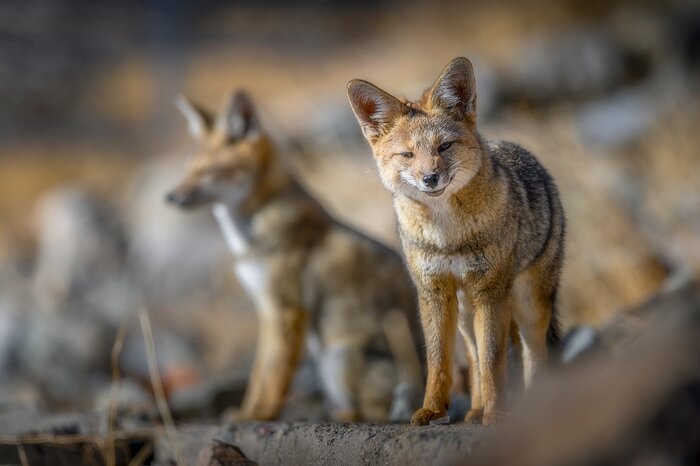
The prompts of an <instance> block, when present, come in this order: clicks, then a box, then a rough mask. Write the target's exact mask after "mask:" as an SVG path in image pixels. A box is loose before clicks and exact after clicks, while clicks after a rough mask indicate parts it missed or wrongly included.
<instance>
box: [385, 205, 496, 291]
mask: <svg viewBox="0 0 700 466" xmlns="http://www.w3.org/2000/svg"><path fill="white" fill-rule="evenodd" d="M399 225H400V227H401V241H402V244H403V248H404V250H405V253H406V255H407V256H410V257H408V259H409V263H411V264H412V265H413V267H417V268H420V269H421V270H422V271H423V272H425V273H427V274H428V275H453V276H455V277H456V278H464V277H465V276H466V275H467V274H468V273H470V272H482V271H485V270H486V269H487V268H488V264H489V260H488V257H487V256H488V254H487V251H486V250H485V248H484V247H483V246H484V245H483V244H482V241H480V239H479V238H480V235H479V234H478V232H476V231H472V229H471V228H470V226H469V225H466V224H465V223H464V222H460V221H458V220H457V219H455V218H454V217H450V216H448V215H445V216H444V217H443V218H439V217H438V218H435V217H432V218H421V217H420V216H414V217H411V218H401V217H399Z"/></svg>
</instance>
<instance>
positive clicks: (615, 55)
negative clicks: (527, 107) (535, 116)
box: [503, 28, 643, 105]
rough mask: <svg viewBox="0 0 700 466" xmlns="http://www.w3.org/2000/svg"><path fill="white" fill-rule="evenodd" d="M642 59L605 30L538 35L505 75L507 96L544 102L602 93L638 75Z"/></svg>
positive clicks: (583, 97) (505, 92) (528, 43)
mask: <svg viewBox="0 0 700 466" xmlns="http://www.w3.org/2000/svg"><path fill="white" fill-rule="evenodd" d="M640 60H641V59H638V58H637V57H635V56H634V52H632V51H630V50H627V49H625V48H624V47H623V45H622V44H621V43H619V42H618V41H617V40H615V38H614V36H613V35H612V34H610V33H609V32H608V31H606V30H605V29H603V28H600V29H596V28H580V29H577V30H572V31H570V32H567V33H565V34H560V35H551V36H541V37H535V38H532V39H530V40H529V41H527V42H525V43H524V44H523V45H522V48H521V51H520V54H519V56H518V58H517V59H516V61H515V63H513V64H512V66H510V67H509V68H508V69H507V70H506V71H505V72H504V73H503V84H504V90H503V97H504V98H505V100H506V101H507V102H525V103H528V104H533V105H540V104H547V103H551V102H553V101H556V100H561V99H574V100H578V99H586V98H591V97H595V96H599V95H601V94H604V93H606V92H610V91H612V90H615V89H617V88H619V87H620V86H621V85H623V84H628V83H629V82H630V81H631V80H634V79H638V78H639V75H640V74H643V73H640V72H639V70H638V68H639V67H640V66H639V64H638V62H639V61H640Z"/></svg>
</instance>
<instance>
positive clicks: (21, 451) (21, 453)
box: [17, 442, 29, 466]
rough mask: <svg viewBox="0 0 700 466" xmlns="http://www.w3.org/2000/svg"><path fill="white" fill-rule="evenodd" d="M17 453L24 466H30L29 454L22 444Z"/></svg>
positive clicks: (19, 444) (18, 446)
mask: <svg viewBox="0 0 700 466" xmlns="http://www.w3.org/2000/svg"><path fill="white" fill-rule="evenodd" d="M17 452H18V453H19V460H20V461H21V462H22V466H29V459H28V458H27V452H26V451H25V450H24V445H22V443H21V442H20V443H18V444H17Z"/></svg>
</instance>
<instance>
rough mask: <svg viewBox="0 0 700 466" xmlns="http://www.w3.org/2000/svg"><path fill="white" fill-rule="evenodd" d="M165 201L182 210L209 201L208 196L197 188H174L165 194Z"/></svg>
mask: <svg viewBox="0 0 700 466" xmlns="http://www.w3.org/2000/svg"><path fill="white" fill-rule="evenodd" d="M165 200H166V202H168V203H170V204H174V205H176V206H178V207H183V208H189V207H196V206H198V205H201V204H204V203H206V202H209V201H210V199H209V196H207V195H206V194H205V193H204V192H203V191H202V190H201V189H199V188H186V189H185V188H176V189H174V190H172V191H170V192H169V193H168V194H166V196H165Z"/></svg>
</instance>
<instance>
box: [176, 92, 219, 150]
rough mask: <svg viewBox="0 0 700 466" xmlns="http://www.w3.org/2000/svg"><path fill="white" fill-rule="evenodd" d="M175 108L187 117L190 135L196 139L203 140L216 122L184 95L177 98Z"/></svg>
mask: <svg viewBox="0 0 700 466" xmlns="http://www.w3.org/2000/svg"><path fill="white" fill-rule="evenodd" d="M175 106H176V107H177V108H178V109H179V110H180V112H182V114H183V115H184V116H185V119H186V120H187V128H188V129H189V131H190V134H191V135H192V136H193V137H194V138H195V139H200V140H201V139H203V138H204V136H205V135H206V134H207V132H208V131H209V130H210V129H211V127H212V124H213V122H214V118H213V117H212V116H211V114H210V113H209V112H207V111H206V110H204V108H202V107H201V106H199V105H197V104H195V103H194V102H192V101H190V100H189V99H188V98H187V97H185V96H184V95H179V96H177V97H176V98H175Z"/></svg>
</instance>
